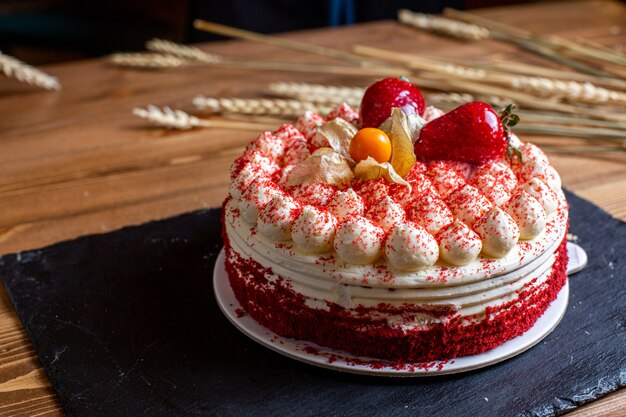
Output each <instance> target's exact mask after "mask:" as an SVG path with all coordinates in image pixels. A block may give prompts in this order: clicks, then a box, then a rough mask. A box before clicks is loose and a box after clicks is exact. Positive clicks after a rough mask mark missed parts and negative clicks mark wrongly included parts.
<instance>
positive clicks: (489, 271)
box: [226, 193, 567, 288]
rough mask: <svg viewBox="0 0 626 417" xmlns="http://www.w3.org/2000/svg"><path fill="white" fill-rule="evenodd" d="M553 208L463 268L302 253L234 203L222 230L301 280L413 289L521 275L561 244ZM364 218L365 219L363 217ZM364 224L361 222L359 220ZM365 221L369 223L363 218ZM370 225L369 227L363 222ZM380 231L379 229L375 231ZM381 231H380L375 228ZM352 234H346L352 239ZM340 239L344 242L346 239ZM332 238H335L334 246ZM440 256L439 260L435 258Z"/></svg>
mask: <svg viewBox="0 0 626 417" xmlns="http://www.w3.org/2000/svg"><path fill="white" fill-rule="evenodd" d="M559 201H560V203H559V208H558V209H557V210H556V211H555V212H554V213H553V214H552V215H551V216H549V217H548V223H547V225H546V228H545V229H544V231H543V232H542V233H540V234H539V235H538V236H537V237H535V238H534V239H532V240H528V241H523V242H519V243H518V244H517V245H516V246H515V247H514V248H513V249H512V250H511V251H510V252H509V253H508V254H507V255H506V256H504V257H502V258H497V259H492V258H483V256H482V255H480V256H479V257H478V258H477V259H475V260H474V261H472V262H470V263H468V264H467V265H464V266H457V267H453V268H452V267H450V266H449V265H448V264H445V263H439V262H437V263H436V264H435V265H433V266H431V267H429V268H425V269H421V270H418V271H414V272H410V273H409V272H406V273H405V272H402V271H395V272H393V273H391V271H390V270H388V269H387V268H386V267H385V262H382V261H379V262H377V263H376V264H367V265H354V264H345V263H343V262H342V260H341V259H340V258H337V253H336V252H334V251H331V253H330V255H329V254H325V255H323V256H319V255H308V254H304V253H302V252H301V251H300V250H296V249H297V248H296V246H295V244H293V242H285V243H280V244H279V245H277V243H276V242H275V241H272V240H270V239H267V238H266V237H264V236H263V235H262V234H261V233H255V231H254V230H253V229H252V228H250V226H249V224H247V223H244V221H243V219H242V216H240V215H239V214H238V213H239V210H238V209H237V206H236V204H235V202H233V201H232V200H231V201H230V202H229V203H228V204H227V207H226V208H227V210H226V229H227V234H228V236H229V239H230V242H231V244H232V245H233V247H236V248H237V250H238V251H239V252H245V253H248V254H249V256H252V257H253V258H254V259H255V260H256V261H258V262H260V263H261V264H263V265H268V266H272V268H273V267H274V266H277V265H279V266H281V267H283V268H287V269H288V270H289V271H285V273H286V274H290V273H291V274H296V275H298V274H303V276H306V277H308V278H307V279H310V280H313V281H315V282H318V281H319V280H322V281H328V282H335V283H342V284H345V285H357V286H359V285H367V286H373V287H381V288H417V287H420V288H422V287H433V286H436V287H441V286H448V285H452V286H456V285H461V284H467V283H470V282H475V281H482V280H485V279H487V278H489V277H494V276H498V275H502V274H508V273H512V272H513V271H516V273H518V272H519V273H520V274H523V273H527V272H528V270H527V269H525V268H529V266H528V265H529V264H530V263H534V262H540V260H541V262H543V261H545V260H546V259H547V257H549V256H550V255H551V254H552V253H553V252H554V251H555V250H556V248H557V247H558V245H559V244H560V243H561V241H562V239H563V237H564V234H565V230H566V227H567V205H566V203H565V199H564V197H563V195H562V193H560V195H559ZM363 220H365V219H363ZM365 222H367V220H365ZM367 223H369V222H367ZM369 225H370V226H371V227H374V226H373V225H371V223H369ZM379 230H380V229H379ZM381 232H382V231H381ZM357 236H358V233H354V229H353V234H352V237H354V238H356V237H357ZM346 242H347V241H346V239H344V243H346ZM336 247H337V236H336V237H335V248H336ZM440 259H441V258H440Z"/></svg>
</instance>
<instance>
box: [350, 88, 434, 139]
mask: <svg viewBox="0 0 626 417" xmlns="http://www.w3.org/2000/svg"><path fill="white" fill-rule="evenodd" d="M394 107H399V108H401V109H402V111H404V113H406V114H407V115H412V114H419V115H420V116H421V115H423V114H424V111H425V110H426V103H425V102H424V96H422V92H421V91H420V89H419V88H417V87H416V86H415V85H414V84H411V83H410V82H408V81H404V80H401V79H400V78H385V79H384V80H380V81H378V82H376V83H374V84H372V85H370V86H369V87H368V89H367V90H365V94H364V95H363V100H361V109H360V116H361V127H378V126H380V125H381V124H382V123H383V122H384V121H385V120H386V119H387V118H388V117H389V116H391V110H392V109H393V108H394Z"/></svg>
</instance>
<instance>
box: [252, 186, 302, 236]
mask: <svg viewBox="0 0 626 417" xmlns="http://www.w3.org/2000/svg"><path fill="white" fill-rule="evenodd" d="M301 210H302V208H301V206H300V204H298V203H297V202H296V200H294V199H293V198H292V197H289V196H288V195H286V194H283V193H279V194H276V195H275V196H274V197H273V198H272V199H271V200H270V202H269V203H268V204H266V205H265V207H263V208H262V209H261V211H260V212H259V220H258V222H257V229H258V230H259V232H261V234H262V235H264V236H266V237H268V238H270V239H272V240H276V241H283V240H289V239H291V227H292V225H293V224H294V222H295V221H296V219H297V218H298V215H299V214H300V211H301Z"/></svg>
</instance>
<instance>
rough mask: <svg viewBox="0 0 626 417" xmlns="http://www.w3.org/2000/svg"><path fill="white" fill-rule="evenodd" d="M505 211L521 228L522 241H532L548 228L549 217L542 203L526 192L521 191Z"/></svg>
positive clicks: (511, 200) (510, 201) (507, 205)
mask: <svg viewBox="0 0 626 417" xmlns="http://www.w3.org/2000/svg"><path fill="white" fill-rule="evenodd" d="M504 210H505V211H506V212H507V213H508V214H509V215H510V216H511V217H512V218H513V220H515V223H517V226H518V227H519V232H520V239H532V238H534V237H536V236H537V235H538V234H539V233H541V232H542V231H543V229H544V228H545V227H546V222H547V220H548V216H547V215H546V211H545V210H544V208H543V207H542V206H541V203H540V202H539V201H537V199H536V198H535V197H533V196H531V195H530V194H528V193H527V192H526V191H524V190H519V191H518V192H517V193H516V194H515V195H514V196H513V197H512V198H511V199H510V200H509V202H508V203H507V204H506V206H505V207H504Z"/></svg>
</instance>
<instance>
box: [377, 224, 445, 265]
mask: <svg viewBox="0 0 626 417" xmlns="http://www.w3.org/2000/svg"><path fill="white" fill-rule="evenodd" d="M385 257H386V258H387V261H388V262H389V264H390V265H391V266H392V267H393V268H395V269H399V270H403V271H415V270H418V269H420V268H425V267H429V266H431V265H434V264H435V262H437V258H438V257H439V248H438V247H437V241H436V240H435V238H434V237H432V236H431V235H430V234H428V232H427V231H426V229H424V228H423V227H422V226H419V225H416V224H415V223H412V222H408V223H398V224H396V225H395V226H394V227H393V228H392V229H391V231H390V232H389V236H387V240H386V241H385Z"/></svg>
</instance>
